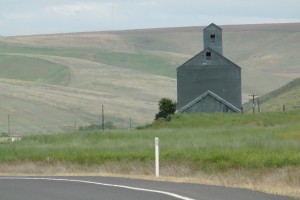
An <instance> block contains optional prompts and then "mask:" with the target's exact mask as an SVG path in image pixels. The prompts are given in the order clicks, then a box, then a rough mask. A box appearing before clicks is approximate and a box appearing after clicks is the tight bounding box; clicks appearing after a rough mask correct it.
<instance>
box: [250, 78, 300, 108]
mask: <svg viewBox="0 0 300 200" xmlns="http://www.w3.org/2000/svg"><path fill="white" fill-rule="evenodd" d="M258 99H259V101H260V107H261V109H262V111H283V105H284V107H285V110H299V109H300V78H297V79H295V80H293V81H291V82H289V83H288V84H287V85H284V86H283V87H280V88H278V89H276V90H274V91H272V92H270V93H267V94H264V95H262V96H260V97H258ZM251 106H252V102H251V101H250V102H248V103H246V104H244V107H245V109H246V110H251V109H252V107H251ZM257 106H258V105H257V100H256V108H257Z"/></svg>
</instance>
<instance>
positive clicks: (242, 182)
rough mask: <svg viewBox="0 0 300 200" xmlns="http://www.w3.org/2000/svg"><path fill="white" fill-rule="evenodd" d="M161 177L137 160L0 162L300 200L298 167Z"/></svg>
mask: <svg viewBox="0 0 300 200" xmlns="http://www.w3.org/2000/svg"><path fill="white" fill-rule="evenodd" d="M160 173H161V176H160V177H159V178H157V177H155V176H154V164H144V163H141V162H111V163H106V164H103V165H93V166H82V165H74V164H68V163H51V162H49V163H48V162H47V161H45V162H39V163H15V164H0V176H112V177H130V178H137V179H147V180H158V181H170V182H185V183H195V184H206V185H218V186H226V187H236V188H246V189H250V190H256V191H261V192H266V193H269V194H276V195H283V196H291V197H295V198H297V199H300V168H299V167H286V168H281V169H273V170H264V169H260V170H231V171H228V172H224V173H217V174H215V173H214V174H208V173H197V174H194V173H193V172H192V170H191V169H190V168H189V167H188V166H186V165H184V164H177V165H173V166H162V167H161V169H160Z"/></svg>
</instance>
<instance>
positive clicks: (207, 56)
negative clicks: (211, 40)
mask: <svg viewBox="0 0 300 200" xmlns="http://www.w3.org/2000/svg"><path fill="white" fill-rule="evenodd" d="M206 60H211V52H206Z"/></svg>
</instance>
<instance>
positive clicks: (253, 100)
mask: <svg viewBox="0 0 300 200" xmlns="http://www.w3.org/2000/svg"><path fill="white" fill-rule="evenodd" d="M248 96H251V97H252V111H253V114H255V99H254V97H255V96H256V95H255V94H249V95H248ZM250 100H251V99H250Z"/></svg>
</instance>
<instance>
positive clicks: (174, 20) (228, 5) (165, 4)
mask: <svg viewBox="0 0 300 200" xmlns="http://www.w3.org/2000/svg"><path fill="white" fill-rule="evenodd" d="M0 5H1V6H0V35H2V36H14V35H36V34H52V33H69V32H90V31H106V30H128V29H144V28H161V27H186V26H206V25H209V24H210V23H212V22H213V23H215V24H217V25H229V24H230V25H231V24H265V23H290V22H300V12H299V8H300V0H0Z"/></svg>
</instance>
